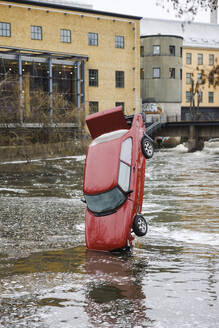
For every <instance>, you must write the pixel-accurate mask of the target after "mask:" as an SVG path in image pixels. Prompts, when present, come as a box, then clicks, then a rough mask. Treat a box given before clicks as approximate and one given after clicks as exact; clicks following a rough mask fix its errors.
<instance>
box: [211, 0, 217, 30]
mask: <svg viewBox="0 0 219 328" xmlns="http://www.w3.org/2000/svg"><path fill="white" fill-rule="evenodd" d="M217 10H218V0H215V1H213V3H212V7H211V16H210V23H211V24H217Z"/></svg>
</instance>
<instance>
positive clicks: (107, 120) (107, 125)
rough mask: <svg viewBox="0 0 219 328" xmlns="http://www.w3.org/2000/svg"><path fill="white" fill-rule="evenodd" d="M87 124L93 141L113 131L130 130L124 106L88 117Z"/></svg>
mask: <svg viewBox="0 0 219 328" xmlns="http://www.w3.org/2000/svg"><path fill="white" fill-rule="evenodd" d="M86 124H87V127H88V129H89V132H90V134H91V137H92V139H95V138H97V137H99V136H100V135H102V134H104V133H108V132H111V131H116V130H121V129H129V126H128V124H127V123H126V120H125V117H124V115H123V112H122V106H118V107H115V108H112V109H110V110H108V109H107V110H103V111H101V112H97V113H95V114H91V115H88V116H87V117H86Z"/></svg>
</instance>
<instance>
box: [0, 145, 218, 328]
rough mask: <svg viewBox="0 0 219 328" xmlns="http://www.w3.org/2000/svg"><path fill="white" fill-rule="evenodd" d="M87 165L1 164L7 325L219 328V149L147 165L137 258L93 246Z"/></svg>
mask: <svg viewBox="0 0 219 328" xmlns="http://www.w3.org/2000/svg"><path fill="white" fill-rule="evenodd" d="M83 165H84V156H81V157H68V158H57V159H53V160H51V159H50V160H39V161H33V162H32V163H30V164H27V163H22V162H14V163H1V164H0V327H1V328H9V327H10V328H21V327H22V328H23V327H25V328H33V327H40V328H77V327H78V328H88V327H95V328H96V327H101V328H102V327H110V328H111V327H112V328H114V327H115V328H117V327H125V328H127V327H128V328H129V327H130V328H132V327H133V328H134V327H135V328H140V327H147V328H149V327H150V328H182V327H186V328H187V327H191V328H195V327H197V328H216V327H219V148H214V147H213V148H208V147H205V148H204V150H203V151H202V152H196V153H192V154H191V153H190V154H189V153H187V152H186V148H185V147H184V146H183V145H179V146H177V147H176V148H174V149H171V150H170V149H169V150H161V151H158V152H156V153H155V155H154V157H153V159H151V160H150V161H147V167H146V181H145V193H144V202H143V214H144V216H145V217H146V218H147V221H148V224H149V231H148V234H147V235H146V236H145V237H143V238H135V246H134V249H133V251H132V253H131V254H119V255H113V254H111V253H102V252H91V251H87V250H86V247H85V238H84V229H85V228H84V211H85V205H84V204H83V203H82V202H81V201H80V198H81V196H82V182H83Z"/></svg>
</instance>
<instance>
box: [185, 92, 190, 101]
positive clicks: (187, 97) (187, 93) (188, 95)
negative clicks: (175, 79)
mask: <svg viewBox="0 0 219 328" xmlns="http://www.w3.org/2000/svg"><path fill="white" fill-rule="evenodd" d="M190 100H191V92H190V91H186V102H190Z"/></svg>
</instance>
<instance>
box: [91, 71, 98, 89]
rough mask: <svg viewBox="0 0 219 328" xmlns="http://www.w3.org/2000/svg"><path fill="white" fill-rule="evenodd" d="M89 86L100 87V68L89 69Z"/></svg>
mask: <svg viewBox="0 0 219 328" xmlns="http://www.w3.org/2000/svg"><path fill="white" fill-rule="evenodd" d="M89 86H90V87H98V70H97V69H89Z"/></svg>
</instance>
